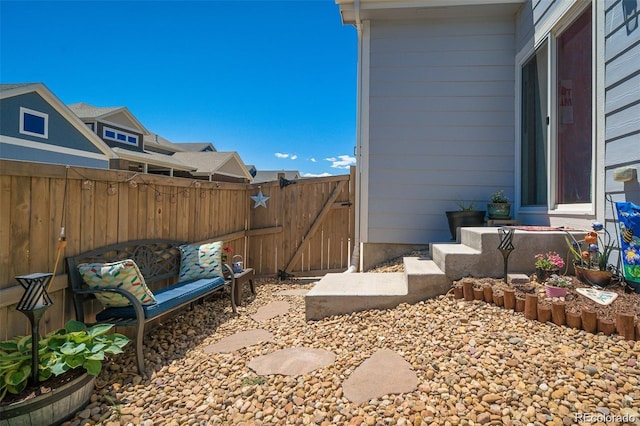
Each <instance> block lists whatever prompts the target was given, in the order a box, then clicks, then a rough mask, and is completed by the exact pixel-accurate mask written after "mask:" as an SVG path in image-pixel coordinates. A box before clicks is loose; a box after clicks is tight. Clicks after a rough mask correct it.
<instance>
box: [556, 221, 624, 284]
mask: <svg viewBox="0 0 640 426" xmlns="http://www.w3.org/2000/svg"><path fill="white" fill-rule="evenodd" d="M591 227H592V230H591V231H588V232H586V235H585V237H584V239H582V240H576V239H575V237H574V236H573V235H572V234H571V233H569V232H567V235H566V236H565V240H566V242H567V246H568V247H569V251H570V252H571V254H572V255H573V259H574V260H573V267H574V269H575V271H576V277H577V278H578V279H579V280H580V281H581V282H583V283H585V284H589V285H591V286H597V287H606V286H607V285H609V284H610V283H611V279H612V278H613V269H614V268H613V266H612V265H610V264H609V255H610V254H611V251H612V250H613V247H614V243H613V240H612V239H611V235H610V234H609V231H607V230H606V229H604V226H603V225H602V223H600V222H594V223H593V224H592V226H591ZM600 231H604V232H603V234H604V236H602V235H600Z"/></svg>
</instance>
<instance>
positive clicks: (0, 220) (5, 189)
mask: <svg viewBox="0 0 640 426" xmlns="http://www.w3.org/2000/svg"><path fill="white" fill-rule="evenodd" d="M11 194H12V191H11V176H0V206H2V207H0V290H2V289H3V288H7V287H8V286H10V285H11V284H10V283H9V273H10V272H9V269H10V268H9V259H10V253H11V251H12V250H11V210H10V206H11ZM2 318H3V316H0V325H2ZM5 321H6V319H5Z"/></svg>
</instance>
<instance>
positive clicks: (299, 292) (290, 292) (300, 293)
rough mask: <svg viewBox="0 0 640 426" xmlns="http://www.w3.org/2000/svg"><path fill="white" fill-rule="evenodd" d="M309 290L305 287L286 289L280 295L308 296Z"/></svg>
mask: <svg viewBox="0 0 640 426" xmlns="http://www.w3.org/2000/svg"><path fill="white" fill-rule="evenodd" d="M307 293H309V290H307V289H304V288H297V289H293V290H284V291H281V292H280V293H278V295H279V296H306V295H307Z"/></svg>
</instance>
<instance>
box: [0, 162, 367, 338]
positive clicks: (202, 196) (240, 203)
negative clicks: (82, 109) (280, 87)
mask: <svg viewBox="0 0 640 426" xmlns="http://www.w3.org/2000/svg"><path fill="white" fill-rule="evenodd" d="M353 173H354V171H353V169H352V171H351V174H350V175H343V176H332V177H327V178H313V179H301V180H298V181H297V183H296V184H291V185H287V186H281V185H280V184H279V182H278V181H276V182H269V183H262V184H259V185H257V184H249V185H247V184H240V183H226V182H207V181H199V180H191V179H184V178H175V177H168V176H160V175H149V174H137V173H133V172H126V171H116V170H100V169H89V168H80V167H66V166H60V165H50V164H38V163H29V162H19V161H7V160H0V340H4V339H7V338H10V337H12V336H15V335H20V334H28V333H29V326H28V321H26V318H25V317H24V316H23V315H22V314H20V313H19V312H17V311H16V309H15V305H16V304H17V302H18V301H19V299H20V297H21V295H22V288H21V287H20V286H19V285H18V283H17V281H16V280H15V277H16V276H20V275H25V274H30V273H34V272H52V271H53V270H54V264H55V263H56V258H57V255H58V247H59V240H60V232H61V229H64V238H65V240H66V247H65V248H64V249H63V251H62V254H61V259H60V261H59V262H58V266H57V270H56V276H55V277H54V280H53V282H52V285H51V288H50V293H51V297H52V299H53V302H54V305H53V306H52V307H51V308H50V309H49V310H48V311H47V312H46V314H45V316H44V317H43V320H42V322H41V331H42V333H46V332H47V331H49V330H53V329H56V328H58V327H61V326H62V325H63V324H64V323H65V322H66V321H67V320H68V319H71V318H73V317H74V313H73V307H72V303H71V300H70V298H69V295H68V294H67V291H66V285H67V284H66V271H64V266H63V262H62V258H63V257H66V256H73V255H75V254H78V253H81V252H84V251H88V250H91V249H93V248H98V247H101V246H104V245H108V244H112V243H120V242H126V241H130V240H138V239H156V238H167V239H174V240H178V241H191V242H196V241H208V240H215V239H220V240H223V241H225V244H226V245H227V246H229V247H231V248H232V250H233V252H234V253H236V254H242V255H243V257H244V259H245V264H246V265H247V266H251V267H254V268H255V269H256V271H257V273H258V275H265V276H268V275H278V274H280V275H282V272H285V273H286V274H293V275H300V274H307V275H308V274H323V273H326V272H328V271H336V270H344V269H346V268H347V266H348V259H349V253H350V251H351V248H352V244H353V232H354V231H353V229H354V226H353V221H354V214H353V210H354V209H353V208H351V207H350V206H351V205H352V204H353V182H354V179H353V177H352V176H353ZM259 190H261V191H262V192H263V194H264V195H265V196H269V199H268V200H267V202H266V204H267V207H266V208H264V207H262V206H258V207H255V205H254V202H253V200H252V199H251V198H250V197H251V196H253V195H255V194H256V193H257V192H258V191H259Z"/></svg>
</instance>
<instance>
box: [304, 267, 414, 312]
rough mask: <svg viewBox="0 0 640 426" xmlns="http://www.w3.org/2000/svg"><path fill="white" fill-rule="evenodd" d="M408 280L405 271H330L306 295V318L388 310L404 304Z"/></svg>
mask: <svg viewBox="0 0 640 426" xmlns="http://www.w3.org/2000/svg"><path fill="white" fill-rule="evenodd" d="M406 294H407V283H406V281H405V279H404V274H403V273H402V272H392V273H374V272H365V273H358V272H356V273H351V274H345V273H336V274H327V275H325V276H324V277H322V279H321V280H320V281H319V282H318V284H316V285H315V287H313V288H312V289H311V290H309V292H308V293H307V295H306V296H305V298H304V302H305V311H306V318H307V320H318V319H321V318H325V317H328V316H331V315H341V314H349V313H351V312H358V311H364V310H367V309H388V308H393V307H395V306H398V305H399V304H400V303H402V299H403V296H406Z"/></svg>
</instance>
